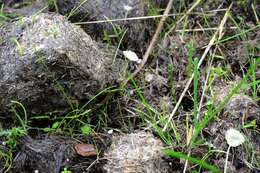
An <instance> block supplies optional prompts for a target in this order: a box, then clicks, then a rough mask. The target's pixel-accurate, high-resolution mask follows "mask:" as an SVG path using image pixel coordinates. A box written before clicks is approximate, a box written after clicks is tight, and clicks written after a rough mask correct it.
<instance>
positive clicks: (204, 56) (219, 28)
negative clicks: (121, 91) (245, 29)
mask: <svg viewBox="0 0 260 173" xmlns="http://www.w3.org/2000/svg"><path fill="white" fill-rule="evenodd" d="M231 7H232V4H231V5H230V6H229V8H228V10H227V11H226V13H225V15H224V17H223V19H222V21H221V23H220V25H219V27H218V30H217V31H216V32H215V33H214V35H213V37H212V38H211V40H210V42H209V44H208V46H207V48H206V49H205V51H204V53H203V55H202V56H201V58H200V61H199V64H198V67H200V65H201V64H202V62H203V61H204V59H205V58H206V56H207V54H208V52H209V50H210V49H211V47H212V46H213V45H214V42H215V41H216V39H217V36H218V35H220V37H222V31H223V27H224V25H225V23H226V21H227V18H228V13H229V11H230V9H231ZM193 78H194V74H192V75H191V77H190V79H189V80H188V82H187V84H186V86H185V88H184V90H183V92H182V94H181V96H180V98H179V100H178V102H177V103H176V105H175V107H174V109H173V111H172V113H171V114H170V117H169V119H168V121H167V122H166V124H165V126H164V128H163V131H165V130H166V129H167V127H168V124H169V123H170V122H171V120H172V118H173V116H174V115H175V113H176V111H177V109H178V108H179V106H180V103H181V101H182V99H183V97H184V96H185V94H186V92H187V90H188V88H189V86H190V84H191V82H192V80H193Z"/></svg>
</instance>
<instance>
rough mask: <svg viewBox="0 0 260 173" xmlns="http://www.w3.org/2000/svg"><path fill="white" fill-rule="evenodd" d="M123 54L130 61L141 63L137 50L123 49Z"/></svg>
mask: <svg viewBox="0 0 260 173" xmlns="http://www.w3.org/2000/svg"><path fill="white" fill-rule="evenodd" d="M123 55H124V56H125V57H126V58H127V59H128V60H130V61H133V62H137V63H140V62H141V60H140V59H139V58H138V56H137V55H136V53H135V52H133V51H131V50H126V51H123Z"/></svg>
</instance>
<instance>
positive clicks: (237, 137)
mask: <svg viewBox="0 0 260 173" xmlns="http://www.w3.org/2000/svg"><path fill="white" fill-rule="evenodd" d="M225 139H226V141H227V143H228V145H229V146H228V149H227V156H226V162H225V167H224V173H227V163H228V154H229V150H230V147H237V146H239V145H241V144H243V143H244V142H245V138H244V136H243V135H242V134H241V133H240V132H239V131H238V130H236V129H232V128H231V129H229V130H227V131H226V134H225Z"/></svg>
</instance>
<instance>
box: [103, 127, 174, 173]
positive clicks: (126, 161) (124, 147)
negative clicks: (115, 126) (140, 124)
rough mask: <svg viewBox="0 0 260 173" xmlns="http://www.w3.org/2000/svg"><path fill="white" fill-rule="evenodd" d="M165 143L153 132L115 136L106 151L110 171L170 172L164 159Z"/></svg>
mask: <svg viewBox="0 0 260 173" xmlns="http://www.w3.org/2000/svg"><path fill="white" fill-rule="evenodd" d="M162 149H163V143H162V142H161V141H160V140H158V139H156V138H155V137H154V136H153V135H152V134H151V133H148V132H137V133H132V134H124V135H121V136H116V137H113V139H112V144H111V146H110V148H109V149H108V150H107V152H106V153H105V157H106V158H107V160H108V162H107V164H105V165H104V169H105V170H106V171H107V172H108V173H119V172H120V173H148V172H149V173H159V172H163V173H164V172H168V169H169V167H168V164H167V163H166V162H164V161H163V159H162V155H163V153H162Z"/></svg>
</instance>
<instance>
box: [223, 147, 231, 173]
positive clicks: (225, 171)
mask: <svg viewBox="0 0 260 173" xmlns="http://www.w3.org/2000/svg"><path fill="white" fill-rule="evenodd" d="M229 150H230V145H229V146H228V149H227V156H226V162H225V167H224V173H227V163H228V154H229Z"/></svg>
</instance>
